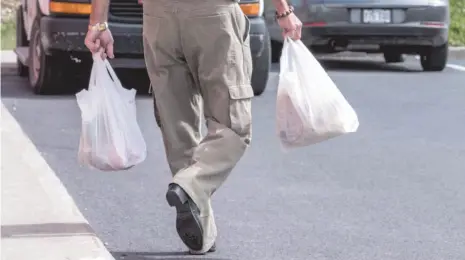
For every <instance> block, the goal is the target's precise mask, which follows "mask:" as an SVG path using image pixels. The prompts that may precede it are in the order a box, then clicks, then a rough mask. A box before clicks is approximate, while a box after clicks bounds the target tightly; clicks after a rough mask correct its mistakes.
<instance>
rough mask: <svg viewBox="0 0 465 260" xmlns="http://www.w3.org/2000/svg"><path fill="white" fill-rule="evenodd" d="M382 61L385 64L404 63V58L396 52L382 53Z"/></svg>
mask: <svg viewBox="0 0 465 260" xmlns="http://www.w3.org/2000/svg"><path fill="white" fill-rule="evenodd" d="M383 54H384V60H385V61H386V62H387V63H397V62H404V56H403V55H402V53H398V52H384V53H383Z"/></svg>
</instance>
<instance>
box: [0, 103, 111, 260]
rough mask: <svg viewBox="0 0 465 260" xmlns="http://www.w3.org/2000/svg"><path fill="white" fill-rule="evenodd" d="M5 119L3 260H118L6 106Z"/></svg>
mask: <svg viewBox="0 0 465 260" xmlns="http://www.w3.org/2000/svg"><path fill="white" fill-rule="evenodd" d="M13 111H14V110H13ZM1 115H2V119H1V124H2V127H1V133H2V150H4V151H6V152H4V153H2V161H3V162H4V163H3V164H2V180H1V190H2V191H1V195H2V221H1V224H2V229H1V233H2V240H1V248H2V259H15V260H32V259H44V260H45V259H46V260H64V259H68V260H115V259H114V257H113V256H112V255H111V254H110V253H109V252H108V250H107V249H106V248H105V246H104V244H103V243H102V241H101V240H100V239H99V238H98V237H97V236H96V235H95V233H94V232H93V230H92V228H91V227H90V225H89V223H88V222H87V220H86V219H85V218H84V216H83V215H82V213H81V212H80V211H79V209H78V208H77V206H76V205H75V203H74V201H73V199H72V198H71V196H70V195H69V194H68V192H67V190H66V188H65V187H64V186H63V184H62V183H61V181H60V179H59V178H58V177H57V176H56V175H55V173H54V172H53V170H52V169H51V168H50V166H49V165H48V164H47V162H46V161H45V160H44V158H43V157H42V156H41V155H40V152H39V151H38V150H37V148H36V147H35V146H34V144H33V143H32V142H31V140H30V139H29V138H28V137H27V136H26V134H25V133H24V132H23V131H22V129H21V126H20V125H19V124H18V122H17V121H16V120H15V119H14V117H13V116H12V115H11V113H10V111H8V110H7V109H6V107H5V106H4V105H3V103H2V108H1Z"/></svg>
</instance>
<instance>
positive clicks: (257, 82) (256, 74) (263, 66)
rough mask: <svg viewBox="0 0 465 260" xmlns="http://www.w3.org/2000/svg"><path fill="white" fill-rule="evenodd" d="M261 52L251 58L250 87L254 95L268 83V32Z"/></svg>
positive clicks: (259, 92)
mask: <svg viewBox="0 0 465 260" xmlns="http://www.w3.org/2000/svg"><path fill="white" fill-rule="evenodd" d="M265 36H266V37H265V40H264V43H263V50H262V54H261V55H260V56H259V57H257V58H256V59H254V60H253V71H252V88H253V92H254V95H255V96H260V95H261V94H262V93H263V92H264V91H265V89H266V85H267V84H268V76H269V74H270V67H271V44H270V38H269V36H268V34H266V35H265Z"/></svg>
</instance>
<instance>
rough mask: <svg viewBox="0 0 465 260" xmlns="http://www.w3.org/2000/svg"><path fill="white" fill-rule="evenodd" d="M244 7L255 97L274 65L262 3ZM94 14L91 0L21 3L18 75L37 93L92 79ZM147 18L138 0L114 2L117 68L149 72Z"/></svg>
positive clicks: (249, 0)
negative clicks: (87, 41)
mask: <svg viewBox="0 0 465 260" xmlns="http://www.w3.org/2000/svg"><path fill="white" fill-rule="evenodd" d="M240 5H241V8H242V11H243V12H244V13H245V14H246V15H247V16H248V17H249V20H250V46H251V52H252V57H253V75H252V86H253V89H254V92H255V95H260V94H261V93H262V92H263V91H264V90H265V87H266V84H267V81H268V71H269V68H270V63H271V53H270V49H271V48H270V40H269V35H268V30H267V27H266V23H265V20H264V18H263V10H264V8H263V1H262V0H242V1H241V2H240ZM90 11H91V5H90V0H21V6H20V7H19V8H18V10H17V26H16V28H17V29H16V36H17V37H16V38H17V41H16V42H17V43H16V44H17V48H16V53H17V56H18V74H19V75H21V76H27V77H29V81H30V85H31V87H32V88H33V89H34V92H35V93H37V94H50V93H56V92H61V91H63V90H65V89H66V88H67V87H68V85H70V83H75V82H76V80H80V81H82V84H85V82H86V81H88V79H89V75H90V69H91V66H92V57H91V55H90V53H89V51H88V50H87V49H86V47H85V45H84V38H85V35H86V32H87V28H88V27H87V26H88V20H89V19H88V17H89V14H90ZM142 14H143V11H142V5H141V4H139V3H138V1H137V0H111V1H110V6H109V15H108V17H109V27H110V29H111V31H112V33H113V37H114V39H115V46H114V48H115V57H116V58H115V59H114V60H112V61H111V63H112V66H113V67H114V68H117V69H118V68H123V69H139V70H142V69H145V62H144V59H143V57H144V56H143V42H142ZM145 74H146V73H145ZM138 75H140V74H138ZM146 89H147V90H148V86H147V88H146Z"/></svg>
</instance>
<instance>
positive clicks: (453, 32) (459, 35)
mask: <svg viewBox="0 0 465 260" xmlns="http://www.w3.org/2000/svg"><path fill="white" fill-rule="evenodd" d="M450 17H451V24H450V31H449V42H450V44H451V45H454V46H463V45H465V0H450Z"/></svg>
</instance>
